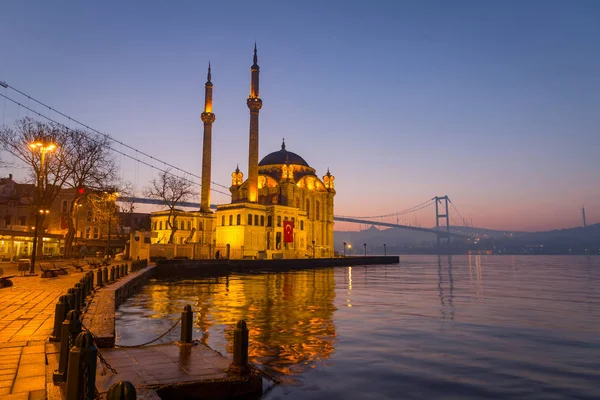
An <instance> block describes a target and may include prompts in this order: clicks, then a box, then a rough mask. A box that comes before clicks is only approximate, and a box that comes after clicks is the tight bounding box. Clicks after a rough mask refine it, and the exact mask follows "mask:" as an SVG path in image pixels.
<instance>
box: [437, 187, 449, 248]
mask: <svg viewBox="0 0 600 400" xmlns="http://www.w3.org/2000/svg"><path fill="white" fill-rule="evenodd" d="M433 200H435V229H436V230H437V231H438V232H439V230H440V219H444V218H445V219H446V233H447V234H448V236H447V237H448V241H447V242H446V243H448V244H450V210H449V208H448V201H449V200H448V195H445V196H435V197H434V198H433ZM442 202H443V203H442ZM440 205H443V207H444V208H445V213H443V214H440ZM437 247H440V234H439V233H438V234H437Z"/></svg>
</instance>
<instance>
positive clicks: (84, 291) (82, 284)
mask: <svg viewBox="0 0 600 400" xmlns="http://www.w3.org/2000/svg"><path fill="white" fill-rule="evenodd" d="M77 285H79V286H80V287H81V298H83V299H85V298H86V297H87V280H86V277H85V275H84V276H83V278H81V279H80V280H79V282H77V283H76V284H75V286H77Z"/></svg>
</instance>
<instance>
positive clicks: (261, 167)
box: [151, 45, 335, 259]
mask: <svg viewBox="0 0 600 400" xmlns="http://www.w3.org/2000/svg"><path fill="white" fill-rule="evenodd" d="M250 71H251V84H250V96H249V97H248V99H247V100H246V104H247V105H248V108H249V110H250V135H249V136H250V137H249V148H248V176H247V178H246V179H245V180H244V175H243V173H242V172H241V171H240V170H239V168H236V169H235V171H234V172H233V173H232V174H231V178H232V179H231V187H230V188H229V190H230V192H231V203H229V204H220V205H218V206H217V210H216V212H212V211H211V209H210V183H211V160H212V125H213V123H214V122H215V114H214V113H213V112H212V93H213V84H212V82H211V70H210V65H209V67H208V79H207V82H206V84H205V102H204V112H203V113H202V116H201V118H202V122H203V123H204V139H203V151H202V187H201V193H200V210H199V211H192V212H189V211H178V212H177V217H176V221H177V223H176V226H177V228H178V230H177V232H176V235H175V243H177V244H186V243H187V244H194V243H195V244H201V245H204V246H208V247H209V248H210V251H209V252H208V253H206V254H205V255H204V257H206V256H208V257H211V258H212V257H214V256H215V255H217V254H218V256H220V257H231V258H259V259H264V258H304V257H333V256H334V251H333V198H334V196H335V185H334V181H335V177H334V176H333V175H332V174H331V173H330V172H329V170H327V173H326V174H325V175H324V176H323V177H322V179H321V178H319V177H318V176H317V173H316V170H315V169H314V168H312V167H311V166H310V165H308V163H307V162H306V161H305V160H304V158H302V157H301V156H299V155H298V154H296V153H293V152H291V151H288V150H287V149H286V146H285V142H283V143H282V144H281V149H280V150H278V151H274V152H272V153H270V154H268V155H266V156H265V157H263V158H262V160H260V161H259V156H258V137H259V135H258V132H259V129H258V120H259V113H260V110H261V108H262V105H263V102H262V100H261V98H260V97H259V73H260V68H259V66H258V56H257V51H256V45H255V46H254V63H253V64H252V67H251V68H250ZM151 218H152V230H153V235H152V236H153V239H152V242H153V243H166V241H165V238H168V236H169V235H170V233H171V231H170V229H168V227H167V226H168V224H167V221H166V219H167V218H169V212H168V211H159V212H155V213H152V216H151ZM163 228H164V229H163Z"/></svg>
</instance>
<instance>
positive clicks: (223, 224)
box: [221, 215, 231, 226]
mask: <svg viewBox="0 0 600 400" xmlns="http://www.w3.org/2000/svg"><path fill="white" fill-rule="evenodd" d="M229 225H231V224H229ZM221 226H225V216H224V215H221Z"/></svg>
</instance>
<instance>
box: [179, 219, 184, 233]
mask: <svg viewBox="0 0 600 400" xmlns="http://www.w3.org/2000/svg"><path fill="white" fill-rule="evenodd" d="M179 229H181V230H182V231H183V230H185V221H181V223H180V224H179Z"/></svg>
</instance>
